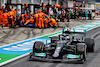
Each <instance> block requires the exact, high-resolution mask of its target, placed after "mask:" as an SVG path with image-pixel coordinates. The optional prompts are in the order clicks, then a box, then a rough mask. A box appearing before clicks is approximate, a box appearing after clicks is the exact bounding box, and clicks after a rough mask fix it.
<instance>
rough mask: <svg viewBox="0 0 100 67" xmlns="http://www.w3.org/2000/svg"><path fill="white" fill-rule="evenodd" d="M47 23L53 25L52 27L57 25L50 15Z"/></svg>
mask: <svg viewBox="0 0 100 67" xmlns="http://www.w3.org/2000/svg"><path fill="white" fill-rule="evenodd" d="M48 24H49V25H50V26H54V27H56V26H57V22H56V20H55V19H53V18H52V17H51V18H50V19H49V21H48Z"/></svg>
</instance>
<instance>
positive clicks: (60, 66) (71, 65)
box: [2, 27, 100, 67]
mask: <svg viewBox="0 0 100 67" xmlns="http://www.w3.org/2000/svg"><path fill="white" fill-rule="evenodd" d="M99 33H100V27H98V28H96V29H93V30H91V31H88V32H87V37H95V52H94V53H88V56H87V60H86V61H85V63H84V64H78V63H77V62H75V61H74V62H71V61H70V62H62V63H54V62H41V61H28V56H26V57H24V58H21V59H18V60H17V61H14V62H11V63H9V64H7V65H5V66H2V67H97V66H99V65H100V64H99V63H97V64H96V65H95V66H91V65H90V64H94V63H93V62H92V61H93V60H94V59H95V58H96V56H97V55H98V54H99V52H100V45H99V44H100V35H99ZM96 35H98V36H96ZM95 61H96V60H95ZM89 65H90V66H89ZM99 67H100V66H99Z"/></svg>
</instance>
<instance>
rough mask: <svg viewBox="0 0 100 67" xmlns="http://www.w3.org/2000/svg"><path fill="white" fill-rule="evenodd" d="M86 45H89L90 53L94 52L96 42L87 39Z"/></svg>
mask: <svg viewBox="0 0 100 67" xmlns="http://www.w3.org/2000/svg"><path fill="white" fill-rule="evenodd" d="M85 44H86V45H87V51H88V52H94V48H95V42H94V39H92V38H85Z"/></svg>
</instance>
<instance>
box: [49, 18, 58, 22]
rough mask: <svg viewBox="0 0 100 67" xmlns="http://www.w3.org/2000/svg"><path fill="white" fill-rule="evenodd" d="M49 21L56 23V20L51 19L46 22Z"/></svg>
mask: <svg viewBox="0 0 100 67" xmlns="http://www.w3.org/2000/svg"><path fill="white" fill-rule="evenodd" d="M50 21H52V22H56V20H55V19H53V18H51V19H49V21H48V22H50Z"/></svg>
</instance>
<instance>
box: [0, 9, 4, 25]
mask: <svg viewBox="0 0 100 67" xmlns="http://www.w3.org/2000/svg"><path fill="white" fill-rule="evenodd" d="M2 14H3V10H2V9H0V24H2V23H1V22H2V19H3V18H2Z"/></svg>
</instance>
